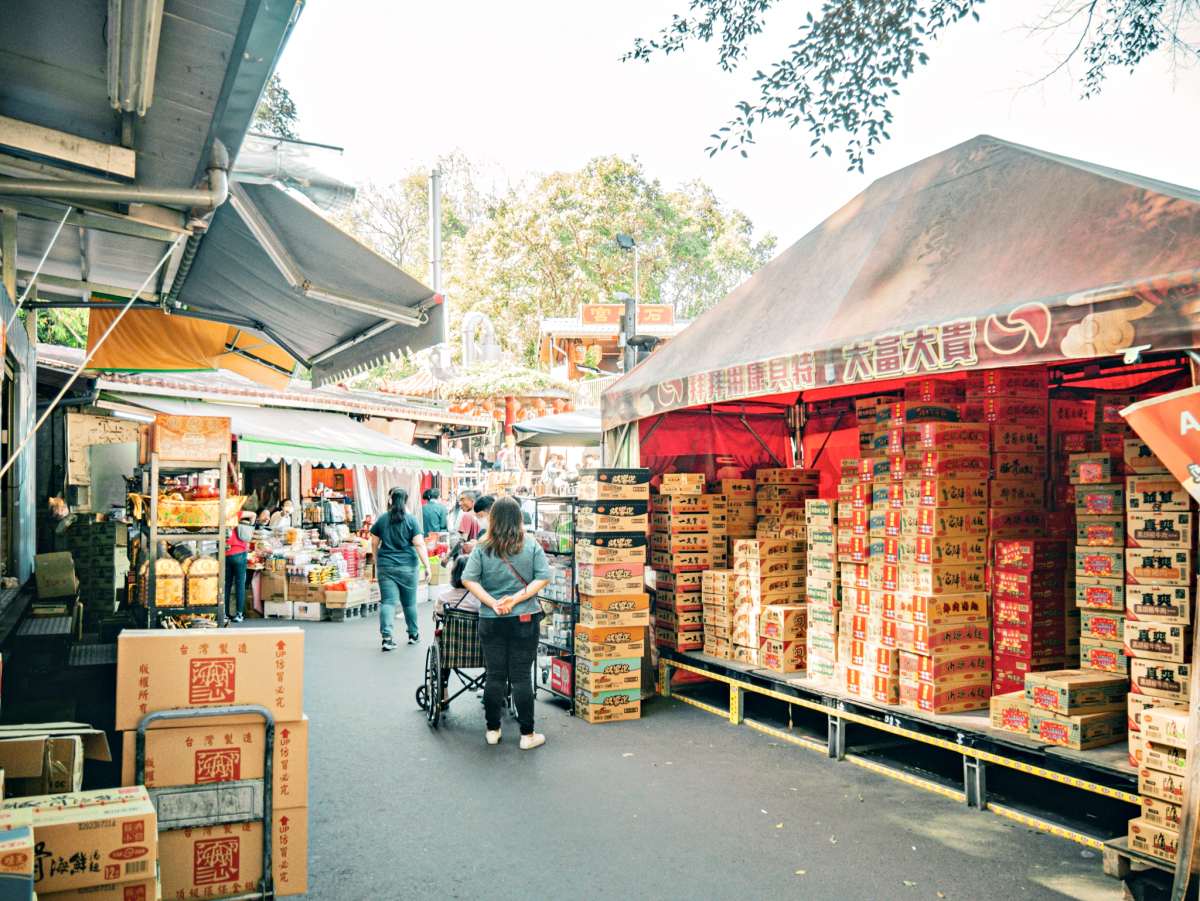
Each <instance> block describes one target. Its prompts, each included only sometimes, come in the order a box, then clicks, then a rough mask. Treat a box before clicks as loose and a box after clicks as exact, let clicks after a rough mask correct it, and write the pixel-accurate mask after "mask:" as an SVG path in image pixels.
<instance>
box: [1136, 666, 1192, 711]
mask: <svg viewBox="0 0 1200 901" xmlns="http://www.w3.org/2000/svg"><path fill="white" fill-rule="evenodd" d="M1191 672H1192V665H1191V664H1190V663H1163V662H1161V661H1158V660H1139V659H1137V658H1136V657H1134V658H1133V659H1132V660H1130V661H1129V691H1130V693H1131V694H1141V695H1149V696H1150V697H1153V698H1165V699H1166V700H1168V701H1182V702H1187V700H1188V695H1189V693H1190V692H1189V680H1190V678H1191Z"/></svg>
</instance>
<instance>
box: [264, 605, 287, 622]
mask: <svg viewBox="0 0 1200 901" xmlns="http://www.w3.org/2000/svg"><path fill="white" fill-rule="evenodd" d="M292 603H293V602H292V601H263V616H271V617H278V618H279V619H292V618H293V616H292Z"/></svg>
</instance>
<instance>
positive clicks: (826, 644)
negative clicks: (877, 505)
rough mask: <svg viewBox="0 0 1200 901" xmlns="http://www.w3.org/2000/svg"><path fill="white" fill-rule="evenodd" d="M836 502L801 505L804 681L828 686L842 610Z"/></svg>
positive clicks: (831, 679) (817, 501) (826, 501)
mask: <svg viewBox="0 0 1200 901" xmlns="http://www.w3.org/2000/svg"><path fill="white" fill-rule="evenodd" d="M837 507H838V502H837V501H832V500H817V499H812V500H808V501H806V502H805V506H804V520H805V528H806V529H807V531H808V557H807V560H806V563H805V567H806V570H805V595H806V599H807V601H808V631H807V633H806V634H805V645H806V655H805V656H806V664H807V667H808V677H809V679H810V680H812V681H814V682H818V683H821V684H826V685H828V684H832V682H833V677H834V670H835V668H836V666H837V628H838V618H839V614H840V613H841V608H842V589H841V574H840V571H839V567H838V552H837V526H836V520H835V516H834V514H835V510H836V509H837Z"/></svg>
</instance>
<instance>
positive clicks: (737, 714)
mask: <svg viewBox="0 0 1200 901" xmlns="http://www.w3.org/2000/svg"><path fill="white" fill-rule="evenodd" d="M745 718H746V689H744V688H742V687H741V686H740V685H738V684H737V683H736V682H730V683H729V722H731V723H733V725H735V726H740V725H741V724H742V721H743V720H744V719H745Z"/></svg>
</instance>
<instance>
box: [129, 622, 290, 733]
mask: <svg viewBox="0 0 1200 901" xmlns="http://www.w3.org/2000/svg"><path fill="white" fill-rule="evenodd" d="M303 695H304V633H303V632H302V631H301V630H300V629H298V628H295V627H282V628H273V629H243V630H240V631H237V632H205V631H200V632H192V631H186V630H184V631H162V630H148V629H126V630H125V631H124V632H122V633H121V635H120V637H119V638H118V639H117V715H116V728H117V729H118V730H126V729H135V728H137V724H138V721H139V720H140V719H141V718H142V717H143V716H144V715H145V714H147V713H150V712H151V711H158V710H174V709H179V708H196V707H214V706H221V705H229V704H262V705H263V706H264V707H266V708H267V709H269V710H270V711H271V712H272V713H273V714H274V715H275V718H276V719H278V720H280V721H284V722H288V721H293V720H298V719H300V718H301V717H302V716H303V715H304V706H303V702H304V696H303Z"/></svg>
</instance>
